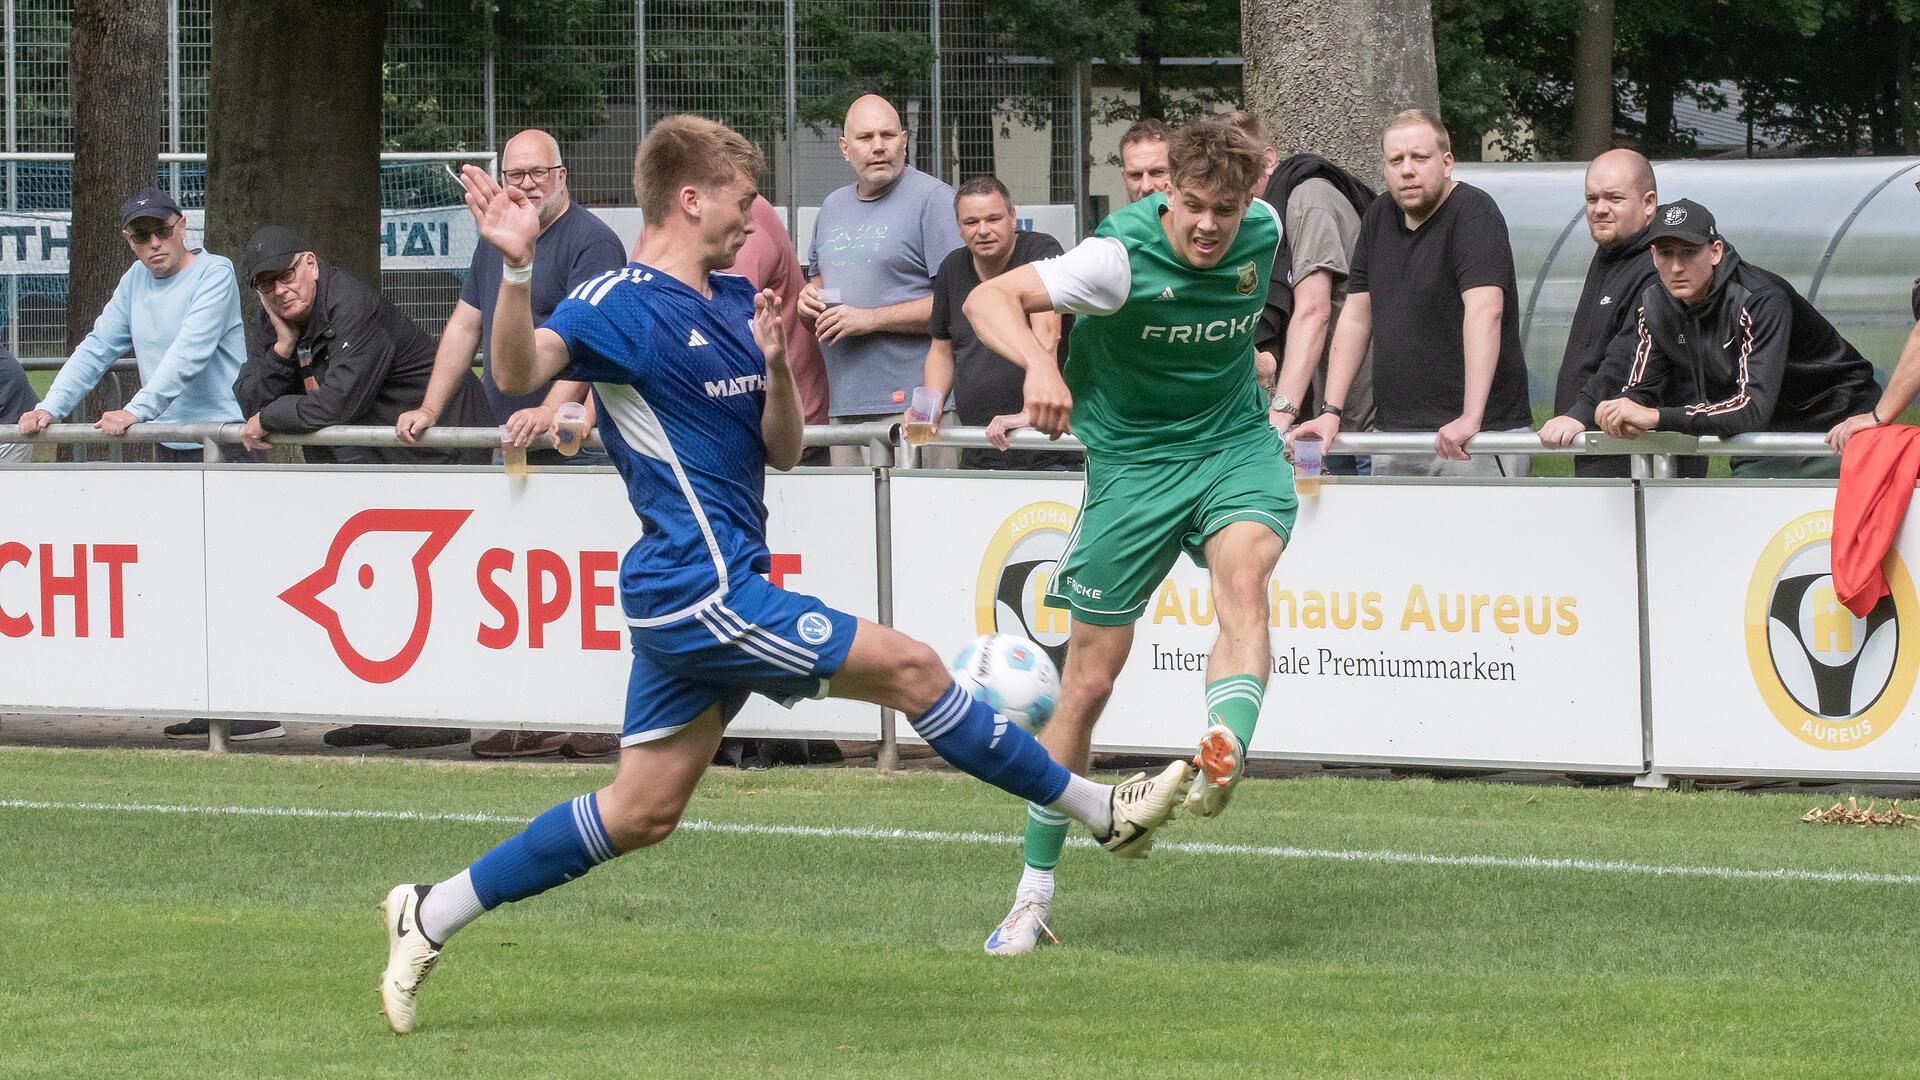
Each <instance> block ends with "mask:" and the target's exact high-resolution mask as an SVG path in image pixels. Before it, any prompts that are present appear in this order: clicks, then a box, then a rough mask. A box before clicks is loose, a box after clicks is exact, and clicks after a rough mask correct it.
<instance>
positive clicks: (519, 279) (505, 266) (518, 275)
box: [500, 260, 533, 285]
mask: <svg viewBox="0 0 1920 1080" xmlns="http://www.w3.org/2000/svg"><path fill="white" fill-rule="evenodd" d="M500 280H502V281H510V282H512V283H513V284H515V285H525V284H526V283H527V282H529V281H532V280H533V262H532V261H531V260H529V261H528V262H527V265H525V266H514V265H513V264H511V263H508V262H506V261H504V260H503V261H502V262H501V263H500Z"/></svg>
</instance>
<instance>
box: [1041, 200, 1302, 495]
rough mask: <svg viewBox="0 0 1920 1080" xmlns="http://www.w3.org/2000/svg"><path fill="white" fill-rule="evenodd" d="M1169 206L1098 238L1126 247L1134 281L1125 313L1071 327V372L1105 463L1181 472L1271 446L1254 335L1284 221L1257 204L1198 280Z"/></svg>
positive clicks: (1100, 232) (1116, 218)
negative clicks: (1170, 464) (1168, 215)
mask: <svg viewBox="0 0 1920 1080" xmlns="http://www.w3.org/2000/svg"><path fill="white" fill-rule="evenodd" d="M1166 204H1167V197H1166V196H1165V195H1162V194H1158V193H1156V194H1152V195H1149V196H1147V197H1146V198H1144V199H1141V200H1140V201H1139V202H1136V203H1134V204H1132V205H1131V206H1128V207H1126V208H1124V209H1122V210H1119V211H1117V212H1116V213H1114V214H1111V215H1109V216H1108V217H1107V219H1106V220H1105V221H1102V222H1101V223H1100V227H1099V228H1098V229H1096V230H1095V231H1094V235H1095V236H1105V237H1112V238H1114V239H1116V240H1118V241H1120V243H1121V244H1123V245H1124V246H1125V247H1126V250H1127V262H1128V265H1129V269H1130V270H1131V273H1132V286H1131V288H1130V289H1129V291H1128V293H1127V300H1126V303H1124V304H1123V305H1121V307H1120V309H1119V310H1118V311H1115V312H1114V313H1113V314H1111V315H1082V316H1078V317H1076V318H1075V319H1074V321H1073V333H1072V335H1071V336H1070V337H1069V338H1068V344H1067V366H1066V370H1065V371H1064V372H1063V373H1062V374H1063V375H1064V376H1065V378H1066V382H1067V389H1068V390H1070V391H1072V393H1073V433H1074V434H1075V435H1076V436H1078V437H1079V439H1080V441H1081V442H1082V443H1084V444H1086V447H1087V452H1088V454H1089V455H1090V456H1092V457H1095V458H1097V459H1099V460H1101V461H1108V462H1131V461H1178V460H1183V459H1187V458H1196V457H1202V456H1204V455H1207V454H1211V453H1215V452H1217V451H1219V450H1222V449H1225V448H1227V447H1229V446H1233V445H1237V444H1240V443H1243V442H1247V441H1250V440H1252V439H1256V438H1271V437H1272V436H1271V435H1270V434H1268V424H1267V400H1266V396H1265V395H1264V394H1262V393H1261V392H1260V387H1259V385H1258V382H1257V381H1256V379H1255V377H1254V370H1253V336H1254V331H1255V330H1256V329H1257V327H1258V325H1259V321H1260V311H1261V309H1262V308H1264V307H1265V306H1266V303H1267V281H1268V279H1269V278H1270V277H1271V275H1272V273H1273V260H1274V256H1275V254H1276V253H1277V251H1278V250H1279V247H1280V222H1279V218H1278V217H1277V216H1276V215H1275V214H1274V211H1273V207H1271V206H1269V205H1267V204H1266V203H1265V202H1262V201H1260V200H1258V199H1255V200H1254V202H1253V205H1251V206H1249V207H1248V208H1247V213H1246V216H1245V217H1244V218H1243V219H1241V222H1240V229H1239V231H1238V232H1236V233H1235V234H1234V237H1233V243H1232V244H1231V245H1229V246H1228V248H1227V252H1226V254H1225V256H1223V257H1222V258H1221V260H1220V262H1219V263H1218V265H1216V266H1214V267H1213V268H1212V269H1208V270H1196V269H1194V268H1193V267H1192V266H1190V265H1188V264H1187V263H1186V262H1185V261H1184V260H1182V259H1181V258H1180V256H1179V255H1177V254H1175V253H1174V250H1173V244H1172V242H1171V241H1169V240H1168V239H1167V234H1166V231H1165V230H1164V229H1163V228H1162V227H1161V224H1160V214H1161V212H1162V209H1163V208H1164V207H1165V206H1166Z"/></svg>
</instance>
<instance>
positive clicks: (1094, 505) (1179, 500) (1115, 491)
mask: <svg viewBox="0 0 1920 1080" xmlns="http://www.w3.org/2000/svg"><path fill="white" fill-rule="evenodd" d="M1268 433H1269V434H1273V437H1272V438H1268V439H1258V440H1254V441H1251V442H1249V443H1247V444H1245V445H1242V446H1238V447H1234V448H1232V449H1229V450H1223V451H1221V452H1220V453H1217V454H1213V455H1211V456H1208V457H1202V458H1193V459H1190V460H1187V461H1156V462H1146V463H1134V464H1110V463H1103V462H1100V461H1098V460H1096V459H1091V458H1090V459H1089V460H1088V461H1087V492H1086V497H1085V498H1084V499H1083V500H1082V501H1081V506H1080V517H1079V520H1078V521H1076V522H1075V523H1074V526H1073V533H1072V535H1070V536H1069V537H1067V549H1066V551H1065V553H1064V554H1062V555H1061V557H1060V564H1059V567H1058V568H1057V569H1056V570H1055V571H1054V574H1053V580H1052V582H1051V583H1050V584H1049V585H1048V587H1047V595H1046V600H1045V603H1046V604H1047V606H1048V607H1063V608H1070V609H1072V611H1073V617H1074V618H1076V619H1079V620H1080V621H1081V622H1086V623H1093V624H1095V625H1098V626H1126V625H1128V624H1130V623H1132V622H1133V621H1134V620H1136V619H1138V618H1139V617H1140V616H1141V615H1142V614H1143V613H1145V611H1146V609H1147V604H1148V602H1149V601H1151V600H1152V599H1153V594H1154V590H1156V589H1158V588H1159V587H1160V583H1161V582H1162V581H1164V580H1166V577H1167V573H1168V571H1170V570H1172V569H1173V564H1174V561H1175V560H1176V559H1178V558H1179V557H1180V552H1182V551H1185V552H1186V553H1187V554H1188V555H1190V556H1192V557H1193V561H1194V562H1196V563H1198V564H1200V565H1201V566H1205V565H1207V563H1206V556H1205V552H1204V546H1205V544H1206V542H1207V537H1209V536H1212V535H1213V534H1214V533H1217V532H1219V531H1220V530H1221V529H1223V528H1225V527H1226V526H1228V525H1230V524H1232V523H1233V522H1236V521H1257V522H1259V523H1260V524H1262V525H1265V526H1266V527H1267V528H1269V529H1272V530H1273V531H1274V533H1275V534H1277V535H1278V536H1279V537H1280V539H1281V540H1282V541H1287V540H1291V539H1292V537H1293V519H1294V516H1295V514H1296V512H1297V511H1298V509H1299V506H1300V502H1299V499H1298V498H1297V497H1296V496H1295V495H1294V493H1293V466H1292V465H1290V464H1288V462H1287V458H1286V454H1285V452H1284V451H1283V450H1282V449H1281V444H1280V438H1279V436H1278V435H1277V434H1274V433H1273V431H1272V429H1271V428H1269V429H1268Z"/></svg>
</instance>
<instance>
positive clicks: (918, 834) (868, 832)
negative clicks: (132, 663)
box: [0, 799, 1920, 885]
mask: <svg viewBox="0 0 1920 1080" xmlns="http://www.w3.org/2000/svg"><path fill="white" fill-rule="evenodd" d="M0 810H54V811H66V812H73V813H125V814H191V815H195V816H204V815H209V814H212V815H230V816H237V817H284V818H308V819H313V820H321V821H412V822H458V823H463V824H478V825H516V826H518V825H525V824H526V823H527V820H528V819H526V818H524V817H516V816H514V815H510V814H463V813H453V812H424V811H417V810H320V809H311V808H307V807H300V806H186V805H165V804H157V803H94V802H42V801H38V800H34V799H0ZM680 828H681V830H683V831H686V832H704V833H719V834H722V835H727V836H804V837H813V838H816V839H822V840H907V841H912V842H915V843H927V844H999V845H1012V844H1015V843H1018V842H1019V840H1020V838H1019V837H1018V836H1012V835H1006V834H1002V833H985V832H932V831H927V830H921V829H871V828H861V827H851V826H845V827H836V826H823V825H751V824H737V823H732V822H724V821H682V822H681V823H680ZM1067 842H1068V843H1069V844H1071V845H1073V846H1075V847H1092V846H1094V844H1093V841H1092V840H1089V839H1087V838H1086V837H1078V836H1077V837H1074V838H1072V839H1070V840H1068V841H1067ZM1154 850H1155V851H1168V852H1178V853H1180V854H1183V855H1232V856H1240V857H1243V858H1256V859H1315V860H1322V861H1331V862H1351V863H1385V864H1391V865H1400V866H1441V867H1464V868H1469V869H1493V870H1576V871H1582V872H1585V873H1594V874H1631V875H1639V876H1645V877H1695V878H1719V879H1721V880H1724V881H1816V882H1822V883H1827V884H1836V885H1920V874H1879V873H1869V872H1864V871H1857V870H1788V869H1773V870H1754V869H1748V868H1744V867H1737V866H1662V865H1658V864H1653V863H1636V862H1625V861H1621V860H1617V859H1572V858H1552V857H1545V856H1538V855H1427V854H1422V853H1420V852H1411V851H1353V850H1348V851H1340V850H1330V849H1325V848H1298V847H1268V846H1261V845H1255V844H1207V843H1194V842H1189V841H1171V842H1168V843H1162V844H1156V845H1155V846H1154Z"/></svg>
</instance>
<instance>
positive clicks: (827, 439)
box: [0, 361, 1833, 479]
mask: <svg viewBox="0 0 1920 1080" xmlns="http://www.w3.org/2000/svg"><path fill="white" fill-rule="evenodd" d="M123 363H124V361H123ZM32 366H42V365H32ZM52 366H55V367H57V366H58V363H57V362H55V363H54V364H53V365H52ZM242 427H243V425H242V424H239V423H200V424H157V423H147V424H135V425H133V426H132V427H130V428H128V429H127V432H126V434H124V435H118V436H114V435H105V434H102V433H101V432H100V431H99V430H98V429H97V428H95V427H94V426H93V425H91V424H54V425H51V426H49V427H48V428H47V429H46V430H45V431H43V432H40V433H38V434H35V435H21V434H20V433H19V431H18V430H17V429H16V428H14V427H12V426H10V425H0V443H18V442H24V443H36V442H44V443H58V444H76V443H79V444H113V443H116V442H121V443H163V442H168V443H188V442H192V443H200V444H201V445H202V446H203V447H205V448H206V452H207V455H208V456H207V460H208V461H219V460H220V450H219V448H220V447H221V446H223V445H237V444H238V443H239V442H240V430H241V428H242ZM269 438H270V440H271V441H272V442H273V443H275V444H276V445H287V446H365V447H405V446H407V444H405V443H402V442H401V441H400V440H399V438H398V437H397V436H395V435H394V432H393V428H391V427H389V426H385V425H372V424H365V425H341V426H337V427H329V428H322V429H320V430H319V431H315V432H310V433H308V434H304V435H287V434H275V435H270V436H269ZM1433 439H1434V436H1433V433H1431V432H1385V431H1368V432H1352V433H1348V432H1342V433H1341V434H1340V435H1339V436H1338V437H1336V438H1335V439H1334V440H1333V442H1332V443H1331V444H1330V445H1329V446H1328V447H1327V452H1328V453H1329V454H1423V453H1430V452H1431V451H1432V450H1433ZM805 442H806V445H807V446H810V447H815V446H865V447H868V448H870V449H873V450H875V451H884V452H885V460H884V461H883V460H881V459H880V458H878V457H876V458H875V459H874V460H873V462H872V464H873V465H874V466H875V467H889V468H892V467H898V468H909V469H911V468H918V467H919V451H920V450H921V449H922V448H921V447H915V446H910V445H907V444H906V443H904V442H903V441H902V440H901V438H900V425H899V424H897V423H870V424H832V425H811V426H809V427H807V429H806V433H805ZM414 445H417V446H425V447H431V448H439V449H454V448H475V447H498V446H499V445H500V431H499V429H498V428H491V427H469V428H456V427H437V428H432V429H429V430H428V431H427V432H426V433H425V434H423V435H421V436H420V438H419V441H418V442H417V443H415V444H414ZM587 445H588V446H590V447H593V448H595V449H599V448H601V443H600V436H599V434H598V433H597V432H596V433H593V434H591V435H590V436H589V441H588V443H587ZM926 445H927V446H935V447H944V446H951V447H959V448H966V449H979V448H982V447H990V446H991V445H992V443H990V442H989V441H988V440H987V429H986V428H979V427H956V428H946V429H944V430H942V431H941V432H940V434H939V435H938V436H936V437H935V438H934V439H933V441H931V442H929V443H927V444H926ZM1011 445H1012V446H1013V447H1015V448H1017V449H1021V450H1066V451H1076V452H1080V453H1084V452H1085V450H1086V448H1085V446H1083V445H1082V444H1081V442H1080V440H1078V439H1076V438H1074V437H1073V436H1072V435H1062V436H1061V437H1059V438H1058V439H1053V438H1049V437H1048V436H1046V435H1043V434H1041V433H1040V432H1038V431H1033V430H1026V431H1020V432H1016V433H1014V435H1013V437H1012V439H1011ZM1467 450H1468V451H1469V452H1471V453H1476V454H1513V455H1519V456H1525V457H1567V456H1573V457H1606V456H1613V457H1618V456H1627V457H1631V458H1633V459H1634V474H1633V475H1634V476H1635V477H1636V478H1644V479H1664V478H1668V477H1672V476H1674V475H1676V472H1675V467H1674V459H1675V458H1676V457H1680V456H1696V455H1697V456H1702V457H1732V456H1740V457H1830V456H1832V455H1833V451H1832V449H1831V448H1829V447H1828V446H1827V441H1826V436H1824V435H1820V434H1816V433H1813V432H1753V433H1750V434H1746V435H1733V436H1727V437H1715V436H1693V435H1681V434H1676V433H1673V432H1652V433H1649V434H1647V435H1645V436H1642V437H1641V438H1638V439H1615V438H1612V437H1610V436H1608V435H1606V434H1604V433H1601V432H1597V431H1589V432H1585V433H1583V434H1582V435H1581V436H1580V437H1579V438H1577V439H1575V440H1574V441H1573V442H1572V443H1571V444H1570V445H1568V446H1564V447H1552V446H1543V445H1541V443H1540V440H1539V438H1538V437H1537V436H1534V435H1531V434H1526V433H1523V432H1517V431H1515V432H1505V431H1499V432H1483V433H1481V434H1479V435H1475V436H1474V437H1473V438H1471V439H1469V440H1467ZM902 451H904V452H902Z"/></svg>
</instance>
